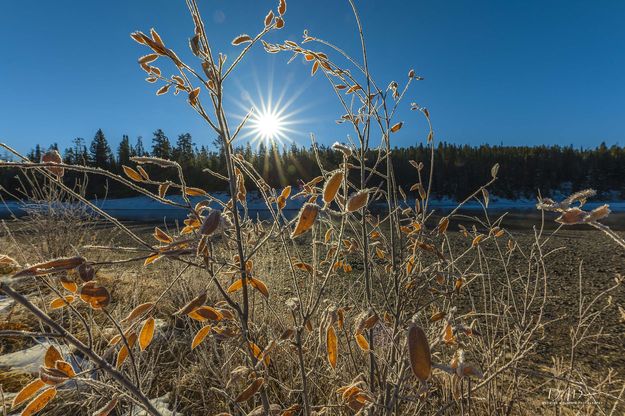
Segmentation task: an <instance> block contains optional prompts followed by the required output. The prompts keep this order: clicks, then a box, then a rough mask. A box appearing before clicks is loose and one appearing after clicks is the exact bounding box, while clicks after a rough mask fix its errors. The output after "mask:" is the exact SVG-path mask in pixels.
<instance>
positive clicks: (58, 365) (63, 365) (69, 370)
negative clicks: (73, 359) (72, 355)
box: [54, 360, 76, 378]
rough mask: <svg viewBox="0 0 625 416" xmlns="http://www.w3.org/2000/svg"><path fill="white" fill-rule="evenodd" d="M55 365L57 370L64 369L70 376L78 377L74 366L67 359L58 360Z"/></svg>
mask: <svg viewBox="0 0 625 416" xmlns="http://www.w3.org/2000/svg"><path fill="white" fill-rule="evenodd" d="M54 367H55V368H56V369H57V370H59V371H62V372H63V373H64V374H65V375H66V376H67V377H69V378H72V377H76V372H75V371H74V368H73V367H72V365H71V364H70V363H68V362H67V361H63V360H58V361H57V362H56V363H54Z"/></svg>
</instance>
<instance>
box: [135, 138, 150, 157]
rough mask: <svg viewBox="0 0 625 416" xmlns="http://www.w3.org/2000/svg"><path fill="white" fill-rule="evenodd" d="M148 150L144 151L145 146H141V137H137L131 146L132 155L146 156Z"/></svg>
mask: <svg viewBox="0 0 625 416" xmlns="http://www.w3.org/2000/svg"><path fill="white" fill-rule="evenodd" d="M147 155H148V152H146V151H145V147H143V137H142V136H139V137H137V143H136V144H135V147H134V148H133V156H147Z"/></svg>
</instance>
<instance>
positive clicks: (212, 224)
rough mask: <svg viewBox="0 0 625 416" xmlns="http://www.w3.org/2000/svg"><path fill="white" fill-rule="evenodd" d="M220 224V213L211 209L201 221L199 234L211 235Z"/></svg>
mask: <svg viewBox="0 0 625 416" xmlns="http://www.w3.org/2000/svg"><path fill="white" fill-rule="evenodd" d="M220 223H221V211H219V210H216V209H213V210H211V211H210V212H209V213H208V215H207V216H206V218H204V220H203V221H202V226H201V227H200V234H202V235H211V234H212V233H214V232H215V230H217V227H219V224H220Z"/></svg>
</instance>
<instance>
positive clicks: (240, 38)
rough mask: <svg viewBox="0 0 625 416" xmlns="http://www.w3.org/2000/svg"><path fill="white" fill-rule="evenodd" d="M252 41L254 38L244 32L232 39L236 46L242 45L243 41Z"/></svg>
mask: <svg viewBox="0 0 625 416" xmlns="http://www.w3.org/2000/svg"><path fill="white" fill-rule="evenodd" d="M251 41H252V38H251V37H250V36H249V35H246V34H243V35H239V36H237V37H236V38H234V39H233V40H232V44H233V45H234V46H237V45H240V44H242V43H249V42H251Z"/></svg>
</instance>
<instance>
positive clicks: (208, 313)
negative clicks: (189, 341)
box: [187, 305, 224, 322]
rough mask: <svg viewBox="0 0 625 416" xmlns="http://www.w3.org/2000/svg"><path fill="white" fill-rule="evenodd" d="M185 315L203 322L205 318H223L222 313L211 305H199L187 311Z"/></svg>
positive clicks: (217, 319)
mask: <svg viewBox="0 0 625 416" xmlns="http://www.w3.org/2000/svg"><path fill="white" fill-rule="evenodd" d="M187 316H188V317H189V318H191V319H195V320H196V321H200V322H204V321H206V320H209V319H210V320H211V321H220V320H222V319H223V317H224V316H223V314H222V313H221V312H219V311H218V310H217V309H215V308H213V307H211V306H206V305H204V306H200V307H199V308H197V309H195V310H193V311H191V312H189V313H188V314H187Z"/></svg>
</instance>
